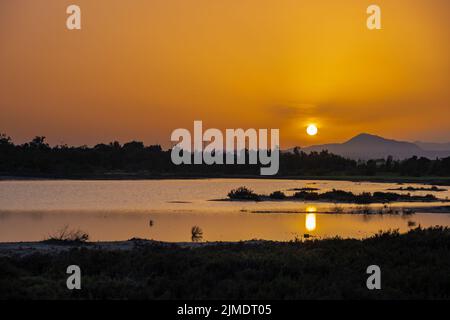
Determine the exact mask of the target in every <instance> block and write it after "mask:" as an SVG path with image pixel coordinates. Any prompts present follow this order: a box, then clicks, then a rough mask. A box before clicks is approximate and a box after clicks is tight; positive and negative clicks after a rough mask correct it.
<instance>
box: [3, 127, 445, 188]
mask: <svg viewBox="0 0 450 320" xmlns="http://www.w3.org/2000/svg"><path fill="white" fill-rule="evenodd" d="M170 153H171V150H163V149H162V148H161V146H159V145H152V146H145V145H144V144H143V143H142V142H139V141H131V142H128V143H125V144H120V143H119V142H117V141H116V142H111V143H108V144H103V143H101V144H97V145H96V146H94V147H87V146H80V147H72V146H67V145H58V146H54V147H51V146H49V145H48V144H47V143H46V142H45V137H36V138H34V139H33V140H32V141H30V142H27V143H24V144H21V145H16V144H14V143H13V142H12V140H11V138H10V137H8V136H6V135H2V134H0V175H3V176H24V177H47V178H60V177H63V178H103V179H105V178H120V177H123V178H152V177H221V176H227V177H229V176H230V175H234V176H255V177H259V176H260V165H259V164H258V165H249V164H248V165H234V166H225V165H211V166H208V165H195V166H190V165H180V166H176V165H174V164H172V161H171V157H170ZM277 176H278V177H302V176H303V177H320V176H327V177H330V176H335V177H336V178H339V177H347V176H352V177H360V176H369V177H380V178H382V179H388V178H391V179H392V178H393V177H449V176H450V157H449V158H444V159H437V160H430V159H427V158H418V157H412V158H410V159H406V160H403V161H396V160H393V159H392V157H388V158H387V159H379V160H369V161H354V160H350V159H346V158H343V157H340V156H337V155H334V154H331V153H328V152H326V151H323V152H320V153H317V152H312V153H310V154H307V153H304V152H302V151H301V150H300V149H299V148H296V149H294V151H293V152H290V153H283V152H282V153H281V154H280V170H279V173H278V175H277ZM438 180H439V181H437V182H436V183H443V184H447V183H448V184H450V181H448V180H446V181H441V180H440V179H438Z"/></svg>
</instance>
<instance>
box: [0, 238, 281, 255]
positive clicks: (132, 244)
mask: <svg viewBox="0 0 450 320" xmlns="http://www.w3.org/2000/svg"><path fill="white" fill-rule="evenodd" d="M237 243H242V244H246V245H255V244H261V243H277V242H275V241H266V240H249V241H241V242H161V241H155V240H145V239H132V240H127V241H98V242H86V243H82V244H80V243H77V244H70V243H69V244H51V243H45V242H3V243H0V256H26V255H30V254H34V253H43V254H56V253H60V252H64V251H69V250H71V249H81V248H84V249H89V250H106V251H108V250H110V251H118V250H119V251H130V250H133V249H136V248H139V247H143V246H158V247H161V246H162V247H166V248H170V247H176V248H189V249H195V248H204V247H214V246H226V245H230V244H237ZM279 243H281V242H279Z"/></svg>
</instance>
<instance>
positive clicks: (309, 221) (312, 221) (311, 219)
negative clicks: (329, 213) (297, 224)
mask: <svg viewBox="0 0 450 320" xmlns="http://www.w3.org/2000/svg"><path fill="white" fill-rule="evenodd" d="M306 212H310V213H308V214H307V215H306V217H305V227H306V230H308V231H314V230H316V214H315V213H314V212H317V208H316V207H307V208H306Z"/></svg>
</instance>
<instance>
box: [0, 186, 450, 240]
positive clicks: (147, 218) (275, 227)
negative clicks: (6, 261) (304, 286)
mask: <svg viewBox="0 0 450 320" xmlns="http://www.w3.org/2000/svg"><path fill="white" fill-rule="evenodd" d="M240 186H246V187H249V188H251V189H253V190H254V191H255V192H257V193H267V194H268V193H271V192H273V191H276V190H281V191H284V192H285V193H287V194H290V193H292V192H293V191H290V189H293V188H302V187H314V188H318V189H320V192H324V191H327V190H331V189H333V188H335V189H342V190H348V191H352V192H355V193H359V192H364V191H367V192H374V191H387V189H391V188H398V187H400V186H399V185H398V184H395V183H367V182H363V183H360V182H349V181H306V180H251V179H207V180H145V181H122V180H121V181H0V242H9V241H36V240H42V239H44V238H45V237H46V236H48V235H49V234H53V233H55V232H56V231H57V230H59V229H61V228H63V227H64V226H66V225H69V226H70V228H74V229H81V230H83V231H86V232H88V233H89V235H90V238H91V240H94V241H97V240H127V239H130V238H133V237H139V238H147V239H155V240H161V241H191V228H192V227H193V226H199V227H200V228H201V229H202V230H203V240H204V241H236V240H249V239H267V240H293V239H294V238H296V237H299V238H301V237H302V236H303V235H304V234H309V235H311V236H313V237H318V238H324V237H332V236H341V237H353V238H363V237H367V236H370V235H373V234H375V233H377V232H378V231H380V230H389V229H399V230H400V231H401V232H405V231H407V230H408V229H409V228H410V227H412V226H413V225H416V226H418V225H421V226H423V227H428V226H435V225H443V226H450V215H449V214H442V213H416V214H414V215H410V216H403V215H355V214H353V215H352V214H330V212H333V211H336V205H334V204H329V203H314V202H295V201H286V202H259V203H255V202H226V201H210V200H213V199H223V198H226V195H227V193H228V192H229V191H230V190H231V189H234V188H237V187H240ZM407 186H413V187H424V186H423V185H417V184H405V185H404V186H403V187H407ZM444 188H445V187H444ZM396 192H400V191H396ZM428 193H432V194H434V195H436V196H437V197H439V198H442V199H445V198H447V197H450V191H448V190H447V191H444V192H429V191H427V192H414V194H418V195H425V194H428ZM404 205H406V206H417V207H420V206H427V207H429V206H433V205H435V206H439V205H442V203H440V202H437V203H431V204H430V203H426V204H420V203H417V204H411V203H409V204H401V203H400V204H395V205H393V206H404ZM357 207H358V206H356V205H343V204H340V205H339V208H341V209H351V208H357ZM374 207H380V205H374Z"/></svg>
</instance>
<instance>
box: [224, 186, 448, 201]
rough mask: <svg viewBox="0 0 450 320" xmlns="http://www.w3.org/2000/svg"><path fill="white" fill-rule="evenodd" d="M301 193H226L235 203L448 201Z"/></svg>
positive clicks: (431, 197)
mask: <svg viewBox="0 0 450 320" xmlns="http://www.w3.org/2000/svg"><path fill="white" fill-rule="evenodd" d="M298 190H301V191H297V192H295V193H294V194H293V195H290V196H287V195H286V194H285V193H284V192H282V191H275V192H273V193H271V194H270V195H263V194H256V193H255V192H253V190H250V189H248V188H246V187H240V188H237V189H234V190H231V191H230V192H229V193H228V198H229V199H230V200H236V201H281V200H290V201H295V200H297V201H323V202H333V203H356V204H371V203H391V202H433V201H443V202H444V201H448V199H438V198H437V197H436V196H434V195H432V194H427V195H425V196H418V195H411V194H409V193H408V194H399V193H394V192H374V193H370V192H363V193H360V194H354V193H352V192H350V191H343V190H336V189H333V190H332V191H327V192H324V193H318V192H315V191H312V190H313V189H312V188H304V189H298Z"/></svg>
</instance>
